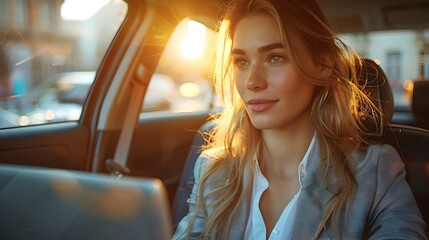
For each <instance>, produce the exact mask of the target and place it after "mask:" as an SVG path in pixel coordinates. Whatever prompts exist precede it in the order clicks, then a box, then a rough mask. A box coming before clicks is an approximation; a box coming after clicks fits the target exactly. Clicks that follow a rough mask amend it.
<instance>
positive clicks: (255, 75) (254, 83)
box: [246, 64, 267, 91]
mask: <svg viewBox="0 0 429 240" xmlns="http://www.w3.org/2000/svg"><path fill="white" fill-rule="evenodd" d="M246 87H247V89H249V90H252V91H261V90H263V89H265V88H266V87H267V81H266V79H265V72H264V68H263V67H262V66H260V65H259V64H255V65H253V66H252V67H251V69H250V72H249V76H248V77H247V80H246Z"/></svg>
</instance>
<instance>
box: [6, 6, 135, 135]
mask: <svg viewBox="0 0 429 240" xmlns="http://www.w3.org/2000/svg"><path fill="white" fill-rule="evenodd" d="M6 9H8V10H6ZM9 11H12V12H13V13H14V14H12V16H10V17H5V16H6V15H4V14H3V13H7V12H9ZM126 12H127V5H126V3H125V2H124V1H121V0H91V1H80V0H40V1H29V0H0V13H2V14H0V128H8V127H20V126H27V125H37V124H45V123H50V122H61V121H76V120H78V119H79V118H80V115H81V110H82V103H83V101H85V99H86V97H87V93H88V91H89V88H90V86H91V84H92V82H93V80H94V76H95V73H96V70H97V69H98V67H99V65H100V63H101V61H102V59H103V57H104V55H105V53H106V52H107V48H108V47H109V45H110V43H111V41H112V39H113V37H114V35H115V33H116V32H117V30H118V29H119V26H120V25H121V23H122V21H123V20H124V18H125V15H126Z"/></svg>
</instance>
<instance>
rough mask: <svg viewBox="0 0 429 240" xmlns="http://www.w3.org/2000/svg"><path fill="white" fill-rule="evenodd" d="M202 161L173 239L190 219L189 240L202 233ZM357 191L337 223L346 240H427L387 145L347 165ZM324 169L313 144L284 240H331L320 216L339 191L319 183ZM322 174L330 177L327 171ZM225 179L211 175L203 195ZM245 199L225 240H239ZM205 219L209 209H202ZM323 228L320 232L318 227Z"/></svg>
mask: <svg viewBox="0 0 429 240" xmlns="http://www.w3.org/2000/svg"><path fill="white" fill-rule="evenodd" d="M207 159H208V158H207V157H204V156H200V157H199V158H198V160H197V162H196V165H195V170H194V173H195V184H194V186H193V189H192V193H191V196H190V198H189V199H188V204H189V213H188V214H187V215H186V216H185V217H184V218H183V219H182V220H181V221H180V223H179V225H178V227H177V230H176V233H175V235H174V236H173V239H185V234H184V233H185V231H186V227H187V225H188V224H189V219H190V217H191V215H193V214H197V218H196V220H195V222H194V224H193V225H192V227H191V239H194V238H200V237H201V235H202V233H203V232H204V227H203V225H204V221H205V216H204V215H203V214H202V213H200V212H197V213H195V206H196V203H197V197H198V196H197V194H196V193H197V188H198V183H199V179H200V178H201V174H202V171H204V168H205V166H206V164H205V162H206V161H207ZM349 164H350V167H351V169H352V171H353V173H354V175H355V178H356V182H357V187H356V189H355V192H354V196H353V198H352V201H351V206H350V209H349V218H348V221H347V222H341V223H339V224H340V231H343V232H345V230H347V235H343V238H346V239H427V236H426V234H425V223H424V221H423V220H422V216H421V213H420V211H419V209H418V207H417V204H416V201H415V199H414V197H413V195H412V192H411V190H410V187H409V186H408V184H407V182H406V181H405V170H404V164H403V162H402V160H401V159H400V157H399V155H398V154H397V152H396V151H395V149H394V148H393V147H391V146H389V145H371V146H369V148H368V149H367V151H366V152H356V153H354V154H353V155H352V157H351V158H350V160H349ZM324 171H325V168H324V166H323V165H322V161H321V159H320V154H319V148H318V146H317V143H316V145H315V146H314V148H313V151H312V153H311V155H310V164H309V166H308V174H307V175H306V177H305V178H304V179H303V181H302V191H301V194H300V195H299V197H298V199H297V204H296V215H295V216H296V219H295V220H294V221H293V222H291V224H292V228H291V229H292V231H291V232H290V239H336V236H335V231H334V228H333V227H332V226H331V224H330V221H329V218H324V212H325V211H326V210H327V211H329V212H331V211H332V209H330V206H331V204H332V203H333V202H334V201H335V199H336V193H337V192H338V190H339V186H338V185H337V184H336V182H335V180H334V181H332V182H333V183H332V184H329V185H327V184H326V181H322V180H323V175H324ZM328 175H330V176H333V174H330V171H329V170H328ZM224 182H225V178H223V177H221V174H220V175H219V176H217V177H216V176H214V177H213V179H212V181H211V184H208V185H207V189H204V192H209V191H210V190H211V189H213V188H214V187H216V185H218V186H219V185H220V184H224ZM208 201H211V200H210V199H209V200H207V201H206V202H204V204H205V205H207V204H209V202H208ZM249 206H250V196H249V199H247V200H245V201H243V203H242V204H241V205H240V206H239V210H238V211H237V213H236V214H235V215H234V216H233V221H232V225H231V226H230V236H229V239H243V237H244V232H245V228H246V224H247V219H248V216H249ZM207 212H208V215H209V216H210V214H211V212H212V210H211V209H207ZM325 224H326V227H325V228H324V226H325Z"/></svg>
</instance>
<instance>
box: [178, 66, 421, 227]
mask: <svg viewBox="0 0 429 240" xmlns="http://www.w3.org/2000/svg"><path fill="white" fill-rule="evenodd" d="M358 71H359V72H360V80H359V84H360V85H361V86H362V87H363V88H364V90H365V91H366V92H367V94H368V95H369V96H370V97H371V99H372V100H373V102H374V103H375V104H376V105H377V106H378V108H379V109H380V110H381V111H382V112H383V113H384V115H385V117H386V120H387V121H388V122H387V123H386V124H385V126H384V129H383V130H384V131H383V133H382V134H374V135H373V136H371V137H370V138H369V142H371V143H380V144H383V143H385V144H390V145H392V146H393V147H394V148H395V149H396V150H397V151H398V153H399V154H400V156H401V157H402V159H403V161H404V163H405V168H406V171H407V177H406V178H407V181H408V183H409V185H410V187H411V189H412V191H413V193H414V196H415V198H416V201H417V204H418V206H419V208H420V210H421V212H422V214H423V218H424V220H425V222H426V224H427V225H428V223H429V204H428V201H429V131H428V130H425V129H421V128H416V127H411V126H405V125H398V124H390V123H389V121H390V120H391V119H392V115H393V112H394V102H393V93H392V90H391V88H390V85H389V82H388V80H387V77H386V75H385V73H384V72H383V70H382V69H381V68H380V66H378V65H377V64H376V63H375V62H374V61H372V60H368V59H366V60H365V61H364V63H363V64H362V67H360V68H359V69H358ZM212 127H213V123H212V122H207V123H206V124H205V125H203V126H202V127H201V129H200V133H199V134H197V135H196V136H195V139H194V142H193V145H192V148H191V151H190V153H189V155H188V159H187V162H186V166H185V168H184V170H183V174H182V179H181V182H180V184H179V189H178V192H177V195H176V199H175V202H174V205H173V224H174V226H177V224H178V222H179V221H180V219H182V218H183V216H184V215H185V214H186V213H187V211H188V205H187V202H186V201H187V199H188V197H189V194H190V192H191V190H192V186H193V182H194V176H193V169H194V166H195V161H196V159H197V158H198V155H199V154H200V147H201V145H202V144H203V143H204V138H203V134H204V132H208V131H209V130H210V129H211V128H212ZM369 127H371V126H369ZM426 231H428V230H426Z"/></svg>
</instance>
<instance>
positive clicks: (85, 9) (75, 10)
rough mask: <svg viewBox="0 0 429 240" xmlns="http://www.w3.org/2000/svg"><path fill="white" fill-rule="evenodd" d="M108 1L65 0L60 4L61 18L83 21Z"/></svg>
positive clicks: (108, 0)
mask: <svg viewBox="0 0 429 240" xmlns="http://www.w3.org/2000/svg"><path fill="white" fill-rule="evenodd" d="M109 2H110V0H65V1H64V3H63V4H62V5H61V18H62V19H63V20H70V21H85V20H87V19H89V18H90V17H92V16H93V15H95V14H96V13H97V12H98V11H99V10H100V9H101V8H102V7H104V6H105V5H106V4H107V3H109Z"/></svg>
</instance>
